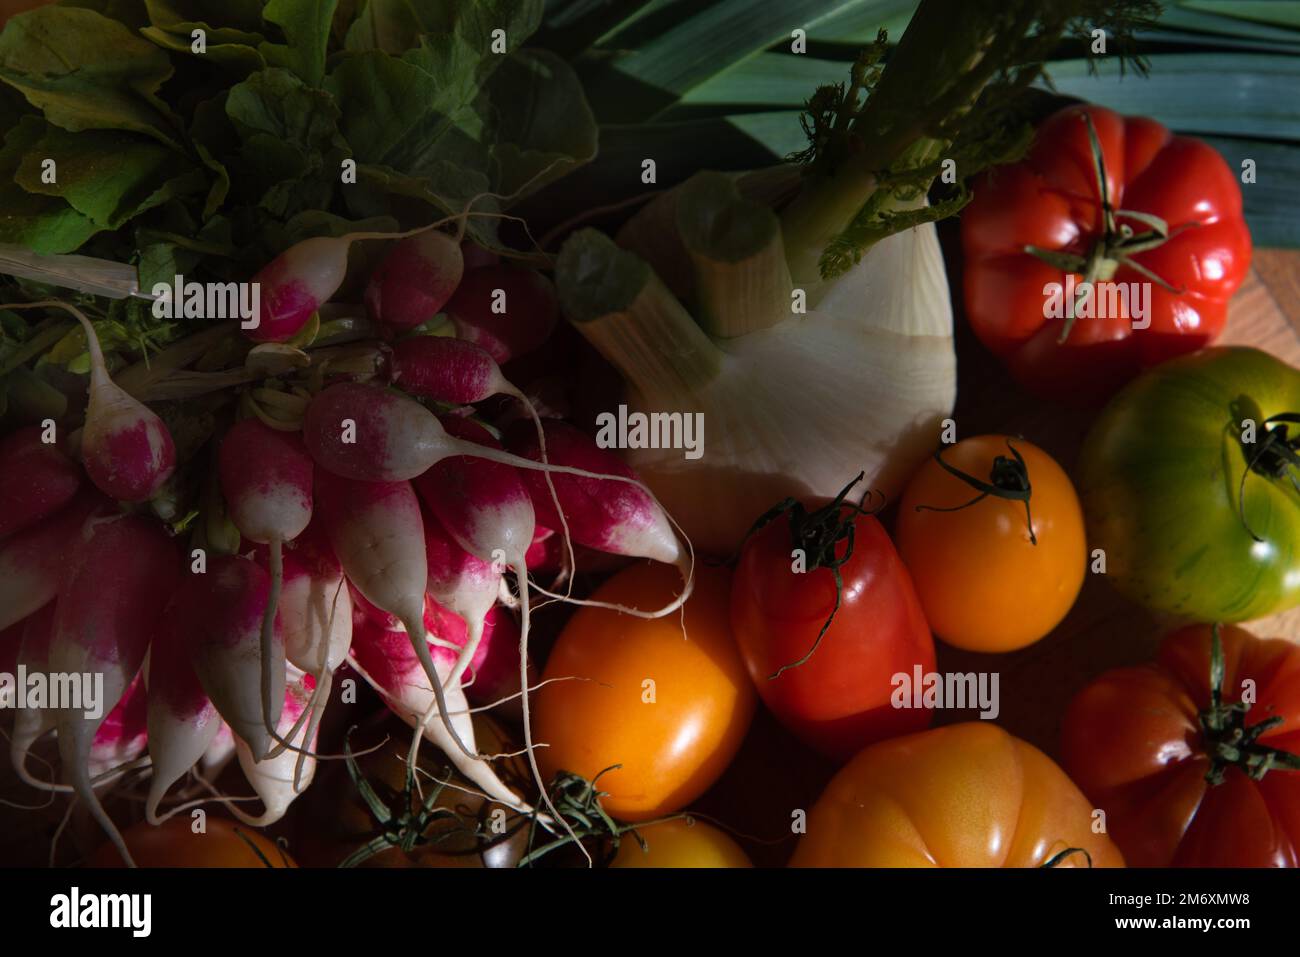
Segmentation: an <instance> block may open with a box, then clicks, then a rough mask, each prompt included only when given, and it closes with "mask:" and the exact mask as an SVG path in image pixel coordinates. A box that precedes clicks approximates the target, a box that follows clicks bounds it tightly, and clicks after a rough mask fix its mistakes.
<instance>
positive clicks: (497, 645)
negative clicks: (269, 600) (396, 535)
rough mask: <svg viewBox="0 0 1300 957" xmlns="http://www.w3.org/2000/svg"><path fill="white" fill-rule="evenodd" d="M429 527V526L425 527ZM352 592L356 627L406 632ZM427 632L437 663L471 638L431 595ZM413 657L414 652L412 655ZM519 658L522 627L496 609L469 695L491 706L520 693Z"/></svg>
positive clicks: (486, 623)
mask: <svg viewBox="0 0 1300 957" xmlns="http://www.w3.org/2000/svg"><path fill="white" fill-rule="evenodd" d="M426 527H427V526H426ZM349 590H350V591H351V593H352V614H353V621H354V627H356V625H355V622H356V620H357V619H364V620H365V621H366V622H367V623H368V624H372V625H375V626H376V627H379V628H382V629H384V630H385V631H400V632H403V633H405V626H403V625H402V623H401V622H400V621H399V620H398V619H397V616H396V615H390V614H389V613H388V612H386V611H384V610H383V609H382V608H379V607H377V606H375V605H372V604H371V603H370V602H369V601H367V600H366V597H365V596H364V595H362V594H361V593H360V592H358V591H356V589H355V588H350V589H349ZM424 631H425V634H426V635H428V636H429V637H428V642H429V646H430V648H431V649H432V650H431V651H430V654H432V655H433V657H434V660H435V661H436V660H437V659H438V656H439V655H442V656H444V657H446V656H448V655H450V656H451V658H452V660H455V657H456V656H457V655H458V654H459V652H460V649H462V648H464V647H465V642H466V640H467V638H468V634H467V630H466V628H465V622H464V621H463V620H462V618H461V617H460V615H457V614H456V613H455V612H453V611H451V609H449V608H447V607H446V606H445V605H443V604H442V603H440V602H439V601H438V600H437V599H436V598H434V597H433V596H432V595H425V597H424ZM411 653H412V654H414V651H412V652H411ZM518 657H519V627H518V626H517V625H516V624H515V621H514V619H513V618H512V617H511V616H510V615H509V614H508V613H507V612H505V611H504V610H503V609H501V608H493V609H492V610H491V611H489V612H488V613H487V615H486V616H485V617H484V619H483V636H482V639H481V640H480V642H479V646H478V651H476V652H475V653H474V656H473V658H471V660H470V663H469V669H468V671H467V673H468V674H469V675H470V676H471V680H469V681H467V682H465V683H464V684H463V688H464V689H465V692H466V695H467V696H468V697H469V699H470V700H471V701H473V702H475V703H476V704H492V703H494V702H496V701H498V700H500V699H502V698H505V697H508V696H510V695H513V694H517V693H518V691H519V688H518V687H517V684H518V678H519V676H518V674H517V669H516V667H515V662H516V661H517V660H518Z"/></svg>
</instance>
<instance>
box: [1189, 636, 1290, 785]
mask: <svg viewBox="0 0 1300 957" xmlns="http://www.w3.org/2000/svg"><path fill="white" fill-rule="evenodd" d="M1225 670H1226V668H1225V666H1224V660H1223V640H1222V639H1221V638H1220V636H1219V626H1218V625H1217V624H1216V625H1215V626H1214V629H1213V631H1212V632H1211V638H1210V706H1209V707H1208V708H1206V709H1205V710H1204V711H1202V712H1201V713H1200V722H1201V732H1202V734H1203V735H1204V737H1205V753H1206V754H1207V755H1208V756H1209V758H1210V770H1209V771H1207V772H1206V773H1205V780H1206V781H1207V782H1209V784H1210V786H1211V787H1216V786H1218V785H1220V784H1222V783H1223V781H1224V777H1225V776H1226V775H1227V773H1228V769H1229V768H1233V767H1237V768H1240V769H1241V770H1242V771H1243V772H1244V773H1245V774H1247V775H1249V776H1250V777H1251V778H1252V779H1254V780H1256V781H1259V780H1262V779H1263V777H1264V775H1266V774H1267V773H1268V772H1269V771H1274V770H1277V771H1300V755H1295V754H1291V753H1290V752H1288V751H1282V750H1279V749H1278V748H1270V747H1268V745H1265V744H1261V743H1260V742H1259V739H1260V738H1261V737H1262V736H1263V735H1264V733H1265V732H1267V731H1269V730H1271V729H1273V728H1275V727H1277V726H1278V725H1279V724H1281V723H1282V721H1283V720H1284V719H1283V718H1282V716H1281V715H1274V716H1273V717H1271V718H1266V719H1265V720H1263V721H1260V722H1258V723H1256V724H1251V725H1247V724H1246V715H1247V713H1248V712H1249V711H1250V705H1249V704H1247V703H1246V702H1244V701H1233V702H1231V703H1225V702H1224V700H1223V682H1224V673H1225Z"/></svg>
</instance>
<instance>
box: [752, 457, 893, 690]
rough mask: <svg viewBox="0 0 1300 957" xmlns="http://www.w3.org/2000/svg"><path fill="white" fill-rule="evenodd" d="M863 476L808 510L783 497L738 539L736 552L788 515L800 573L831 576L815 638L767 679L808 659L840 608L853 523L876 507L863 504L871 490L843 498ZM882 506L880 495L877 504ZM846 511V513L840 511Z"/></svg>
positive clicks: (798, 502) (773, 677)
mask: <svg viewBox="0 0 1300 957" xmlns="http://www.w3.org/2000/svg"><path fill="white" fill-rule="evenodd" d="M865 477H866V473H865V472H859V473H858V474H857V477H856V478H855V479H853V481H852V482H850V483H849V484H848V485H846V486H844V488H842V489H840V493H839V494H838V495H836V496H835V498H834V499H832V500H831V501H830V502H828V503H827V504H826V505H823V506H822V507H821V508H818V509H814V510H813V511H811V512H809V511H808V510H806V509H805V508H804V507H803V503H802V502H800V501H799V500H798V499H795V498H786V499H783V500H781V501H780V502H778V503H777V504H776V505H773V506H772V507H771V508H769V509H768V510H767V511H766V512H764V513H763V514H762V515H760V516H759V517H758V520H757V521H755V522H754V524H753V525H751V526H750V528H749V531H748V532H746V533H745V537H744V538H743V539H741V542H740V548H738V549H737V550H736V551H737V554H739V553H740V550H741V549H743V548H744V547H745V543H746V542H747V541H749V539H750V536H752V535H753V534H754V533H755V532H757V531H759V530H760V529H762V528H763V527H765V526H766V525H768V524H770V523H771V522H773V521H775V520H776V519H777V518H780V517H781V516H782V515H786V516H788V517H789V525H790V544H791V548H792V549H795V550H798V551H800V552H802V554H803V557H804V563H805V564H804V573H807V572H811V571H816V570H817V569H819V568H828V569H830V571H831V573H832V574H833V575H834V576H835V605H834V607H832V608H831V613H830V614H829V615H828V616H826V621H825V622H824V623H823V624H822V627H821V631H819V632H818V633H817V638H816V639H815V640H814V641H813V643H812V647H810V648H809V649H808V650H807V651H806V652H805V653H804V655H803V656H802V657H801V658H799V660H798V661H792V662H790V663H788V664H784V665H782V666H781V667H780V668H778V669H776V671H774V672H773V673H772V674H770V675H768V676H767V678H768V680H769V681H772V680H775V679H776V678H779V677H781V675H782V674H783V673H784V672H786V671H788V670H789V669H791V668H797V667H799V666H800V665H802V664H804V663H805V662H807V661H808V659H810V658H811V657H812V656H813V654H814V652H816V651H817V649H818V648H819V647H821V643H822V638H824V637H825V635H826V632H827V630H828V629H829V628H830V626H831V622H832V621H834V620H835V614H836V612H838V611H839V610H840V602H841V601H842V600H843V597H844V578H843V576H841V574H840V568H841V566H843V565H844V563H845V562H847V561H848V560H849V559H850V558H852V557H853V533H854V522H855V521H856V520H857V517H858V516H859V515H874V514H876V512H878V511H879V510H880V509H879V508H875V509H868V508H867V507H866V503H867V497H868V496H870V495H871V494H872V490H871V489H867V490H866V491H864V492H863V493H862V498H861V500H859V502H858V503H857V504H856V505H855V504H854V503H853V502H848V501H845V499H846V498H847V497H848V494H849V492H850V491H852V489H853V486H855V485H857V484H858V483H859V482H861V481H862V480H863V479H864V478H865ZM883 506H884V496H883V495H882V496H881V507H883ZM846 510H847V511H848V513H849V514H848V515H847V516H846V515H845V514H844V513H845V511H846ZM840 542H844V543H845V546H844V554H843V555H837V554H836V552H837V551H838V550H839V544H840Z"/></svg>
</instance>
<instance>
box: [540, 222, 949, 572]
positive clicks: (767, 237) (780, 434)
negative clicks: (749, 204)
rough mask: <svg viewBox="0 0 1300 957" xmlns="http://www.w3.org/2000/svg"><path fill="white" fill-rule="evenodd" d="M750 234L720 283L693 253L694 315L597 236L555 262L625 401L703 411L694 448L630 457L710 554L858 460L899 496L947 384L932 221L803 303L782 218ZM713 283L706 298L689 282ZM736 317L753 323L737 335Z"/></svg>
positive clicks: (840, 476)
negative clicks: (798, 308)
mask: <svg viewBox="0 0 1300 957" xmlns="http://www.w3.org/2000/svg"><path fill="white" fill-rule="evenodd" d="M774 222H775V221H774V219H773V223H774ZM714 226H715V233H714V236H713V238H714V239H716V238H717V233H716V223H714ZM745 229H746V231H749V232H753V233H756V234H757V235H756V237H755V244H756V245H757V246H758V247H759V248H757V249H755V248H753V247H749V248H744V249H739V250H731V251H730V252H733V253H734V254H735V257H736V261H735V262H733V263H731V264H730V266H731V270H732V274H731V275H729V276H724V277H722V279H721V280H720V281H719V279H718V268H717V262H716V260H714V261H712V262H711V263H703V264H702V262H701V260H702V259H703V257H702V256H700V255H699V254H698V252H697V250H696V249H692V258H693V259H694V261H695V265H696V272H695V277H694V284H695V287H696V289H697V295H696V307H697V312H698V311H699V310H700V309H701V308H703V309H704V310H705V312H706V315H704V316H703V317H701V318H700V322H698V323H697V322H696V321H695V320H694V319H692V317H691V315H690V313H688V312H687V310H686V308H685V307H684V306H683V305H682V304H681V303H680V302H678V300H677V299H676V298H674V297H673V294H672V293H671V292H669V290H668V288H667V287H666V286H665V285H664V283H663V282H662V281H661V280H660V279H659V278H658V277H657V276H656V275H655V274H654V273H653V271H652V270H651V269H650V268H649V267H648V266H647V265H646V264H645V263H644V262H642V261H641V260H640V259H638V258H637V257H636V256H635V255H634V254H633V253H630V252H626V251H623V250H620V249H618V248H617V247H615V246H614V245H613V243H612V242H610V241H609V240H608V239H606V238H605V237H604V236H602V235H601V234H599V233H596V232H594V231H591V230H585V231H583V232H582V233H579V234H575V236H574V237H572V238H571V239H570V241H569V243H568V244H567V245H566V247H565V249H564V250H563V251H562V253H561V260H560V266H559V276H560V280H561V288H562V296H563V300H564V302H565V308H566V311H567V313H568V315H569V318H570V319H571V320H573V321H574V323H575V325H576V326H577V327H578V328H579V330H581V331H582V333H583V334H584V336H586V337H587V338H588V339H589V340H590V341H591V342H592V343H593V344H594V345H595V346H596V347H597V348H598V349H599V350H600V351H601V352H602V353H603V354H604V355H605V357H606V358H607V359H609V360H610V361H611V362H613V363H614V365H615V366H617V367H618V368H619V369H620V371H621V372H622V373H623V376H624V378H625V379H626V381H627V385H628V389H627V397H626V402H627V405H628V407H629V412H640V413H645V414H646V415H650V414H653V413H673V412H681V413H688V412H689V413H696V412H698V413H702V425H703V436H702V438H703V441H702V444H701V446H700V449H699V452H700V454H699V457H698V458H689V457H687V455H686V454H685V452H684V450H683V449H681V448H632V449H629V450H628V451H627V456H628V461H629V463H630V464H631V465H632V467H633V468H635V469H636V470H637V472H638V473H639V474H640V475H641V476H642V478H643V479H644V481H645V482H646V484H647V485H649V486H650V488H651V489H652V490H653V491H654V492H655V494H656V495H657V496H658V497H659V499H660V501H661V502H662V503H663V504H664V505H665V506H666V507H667V508H668V510H669V512H670V513H671V514H672V515H673V517H674V518H675V519H676V520H677V521H679V522H680V523H681V524H682V526H683V528H684V529H685V530H686V533H687V534H688V535H689V536H690V537H691V539H692V541H693V542H694V543H695V545H696V547H697V548H699V549H701V550H703V551H706V552H711V553H713V554H718V555H723V554H728V553H730V552H731V551H732V550H734V549H735V548H736V547H737V546H738V545H739V544H740V542H741V540H742V538H743V537H744V535H745V533H746V531H748V530H749V528H750V527H751V526H752V525H753V523H754V521H755V520H756V519H757V518H758V517H759V516H760V515H761V514H762V513H763V512H765V511H766V510H767V509H769V508H771V507H772V506H773V505H775V504H776V503H777V502H779V501H781V500H782V499H783V498H786V497H787V496H793V497H795V498H798V499H800V500H803V501H805V502H810V501H812V500H816V499H819V498H832V497H834V496H835V495H836V493H838V492H839V491H840V490H841V489H842V488H843V487H844V486H845V485H846V484H848V483H849V482H850V481H851V480H852V479H853V478H854V477H855V476H856V475H858V473H859V472H863V473H865V478H866V482H867V486H868V487H870V488H872V489H875V490H878V491H879V492H880V493H882V494H883V495H885V496H886V497H888V498H891V499H892V498H893V497H895V496H896V495H897V494H899V492H900V491H901V488H902V484H903V483H904V482H905V481H906V479H907V477H908V476H909V475H910V473H911V472H912V471H913V470H914V469H915V468H916V466H917V465H918V464H919V463H920V462H921V461H922V460H923V459H924V458H925V457H926V455H928V454H929V453H930V452H931V451H933V448H934V446H935V443H936V441H937V438H938V434H939V422H940V420H941V419H943V418H944V417H946V416H948V415H949V414H950V413H951V411H952V407H953V402H954V401H955V399H956V393H957V379H956V357H955V355H954V352H953V341H952V307H951V302H950V299H949V294H948V282H947V278H946V275H945V273H944V268H943V260H942V256H941V254H940V250H939V244H938V240H937V238H936V236H935V231H934V227H933V225H930V224H925V225H922V226H919V227H915V228H912V229H908V230H905V231H903V232H900V233H897V234H895V235H893V236H890V237H888V238H886V239H884V240H882V241H881V242H879V243H877V244H876V245H875V246H874V247H873V248H872V250H871V252H870V254H869V255H867V256H864V257H863V258H862V260H861V261H860V262H859V263H857V264H856V265H855V266H853V267H852V268H851V269H850V270H849V271H848V272H846V273H845V274H843V275H842V276H840V277H838V278H836V279H834V280H831V281H828V282H824V283H821V284H819V285H818V287H817V288H816V289H814V290H809V293H810V295H812V296H815V297H816V304H815V306H812V307H811V308H809V309H808V311H807V313H806V314H798V313H797V312H795V311H794V309H793V308H792V304H794V303H796V301H797V298H798V296H797V290H794V289H792V288H791V285H790V280H789V275H788V273H784V277H783V279H782V280H781V281H782V282H783V283H784V290H783V291H779V292H775V291H774V284H773V282H772V276H773V275H774V274H775V273H776V272H781V271H782V270H783V263H784V256H783V253H782V250H781V248H780V243H779V235H780V234H779V229H777V231H776V232H775V233H773V232H770V231H767V230H765V229H763V228H761V226H759V225H756V224H754V223H752V222H750V223H746V224H745ZM684 233H685V234H686V236H687V246H688V248H690V247H692V243H691V242H690V239H691V230H690V229H689V228H688V229H685V230H684ZM774 237H775V239H776V242H775V243H774V242H773V238H774ZM723 246H725V243H723V244H717V243H715V244H714V248H715V250H719V249H722V247H723ZM724 252H727V251H726V250H724ZM769 254H770V255H769ZM710 267H712V268H710ZM756 273H759V274H761V275H759V276H758V277H756V276H755V274H756ZM711 283H712V284H713V285H714V292H715V295H714V296H713V297H710V296H708V295H707V293H704V294H701V293H700V292H698V290H699V289H700V287H701V286H703V287H704V288H705V289H706V290H707V289H708V287H709V286H710V284H711ZM674 285H678V284H677V283H674ZM776 285H777V286H779V285H780V283H777V284H776ZM678 287H679V288H680V285H679V286H678ZM755 289H761V298H760V299H757V300H756V299H754V298H753V296H751V295H750V292H751V291H753V290H755ZM728 293H730V294H731V295H730V297H729V298H728V296H727V294H728ZM792 293H795V295H792ZM710 299H712V302H711V304H710ZM701 303H704V304H706V305H704V306H703V307H701V306H700V304H701ZM719 312H722V313H723V314H722V315H719V314H718V313H719ZM756 318H757V321H755V319H756ZM747 322H748V323H749V324H751V325H756V326H759V327H758V328H753V330H752V331H743V327H744V325H745V324H746V323H747ZM769 323H770V324H769ZM705 327H709V328H711V329H712V330H713V334H710V332H706V331H705ZM722 331H725V332H731V333H737V332H738V333H739V334H734V335H728V336H722V335H719V334H718V332H722Z"/></svg>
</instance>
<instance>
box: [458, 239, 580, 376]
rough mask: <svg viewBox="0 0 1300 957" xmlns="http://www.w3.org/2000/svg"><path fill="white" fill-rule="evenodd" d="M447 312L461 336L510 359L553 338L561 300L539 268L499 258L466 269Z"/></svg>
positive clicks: (504, 359)
mask: <svg viewBox="0 0 1300 957" xmlns="http://www.w3.org/2000/svg"><path fill="white" fill-rule="evenodd" d="M444 311H445V312H446V313H447V315H448V316H449V317H450V318H451V321H452V324H453V325H454V326H455V328H456V336H457V338H459V339H464V340H466V341H468V342H472V343H474V344H475V345H478V346H481V347H482V348H483V349H485V350H487V352H488V353H489V354H490V355H491V356H492V358H493V359H495V360H496V361H497V362H498V363H501V364H504V363H506V362H508V361H509V360H511V359H513V358H516V357H517V356H521V355H524V354H526V353H528V352H531V351H533V350H534V349H536V348H537V347H538V346H540V345H541V344H542V343H544V342H545V341H546V340H547V339H549V338H550V336H551V333H552V332H553V331H554V330H555V325H556V322H557V321H558V320H559V317H560V301H559V297H558V296H557V295H556V293H555V286H554V285H553V284H552V283H551V281H550V280H549V279H547V278H546V277H545V276H543V275H542V274H541V273H540V272H538V271H537V270H535V269H527V268H523V267H520V266H513V265H509V264H505V263H498V264H495V265H489V266H480V267H478V268H477V269H469V270H466V272H465V275H464V277H463V278H462V279H461V282H460V285H459V286H458V287H457V288H456V294H455V295H454V296H452V297H451V300H450V301H449V302H448V303H447V305H446V307H445V309H444Z"/></svg>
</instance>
